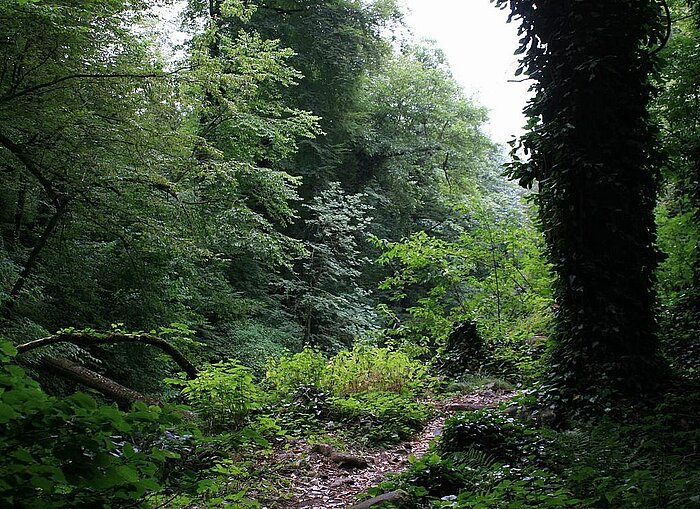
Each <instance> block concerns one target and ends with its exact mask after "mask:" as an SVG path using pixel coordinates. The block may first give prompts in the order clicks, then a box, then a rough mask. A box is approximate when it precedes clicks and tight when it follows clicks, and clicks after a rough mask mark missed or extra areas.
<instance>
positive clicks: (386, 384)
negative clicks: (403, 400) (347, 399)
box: [323, 345, 427, 396]
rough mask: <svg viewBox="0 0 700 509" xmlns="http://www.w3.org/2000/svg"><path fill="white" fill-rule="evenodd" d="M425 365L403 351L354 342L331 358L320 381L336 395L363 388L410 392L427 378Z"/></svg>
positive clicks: (371, 390)
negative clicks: (351, 345) (347, 348)
mask: <svg viewBox="0 0 700 509" xmlns="http://www.w3.org/2000/svg"><path fill="white" fill-rule="evenodd" d="M426 374H427V371H426V368H425V366H424V365H423V364H421V363H420V362H418V361H416V360H412V359H411V358H409V357H408V355H406V354H405V353H403V352H400V351H394V350H391V349H389V348H377V347H372V346H364V345H356V346H355V347H354V348H353V349H352V350H344V351H342V352H339V353H338V354H337V355H336V356H335V357H333V358H332V359H331V360H330V363H329V364H328V367H327V371H326V374H325V376H324V378H323V385H324V387H327V388H328V390H330V391H331V392H332V393H333V394H334V395H336V396H347V395H352V394H360V393H366V392H394V393H404V394H411V393H414V392H416V391H417V390H419V389H420V388H421V386H422V385H423V383H424V382H425V381H426Z"/></svg>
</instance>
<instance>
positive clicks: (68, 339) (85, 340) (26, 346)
mask: <svg viewBox="0 0 700 509" xmlns="http://www.w3.org/2000/svg"><path fill="white" fill-rule="evenodd" d="M56 343H72V344H74V345H79V346H91V345H104V344H111V343H145V344H147V345H151V346H154V347H156V348H159V349H160V350H162V351H163V352H165V353H166V354H168V355H169V356H170V357H171V358H172V359H173V360H174V361H175V362H176V363H177V365H178V366H180V367H181V368H182V370H183V371H184V372H185V373H186V374H187V378H188V379H190V380H191V379H193V378H196V376H197V368H196V367H195V365H194V364H192V363H191V362H190V360H189V359H188V358H187V357H185V356H184V355H183V354H182V352H180V350H178V349H177V348H176V347H175V346H174V345H172V344H170V343H168V342H167V341H166V340H164V339H163V338H161V337H158V336H154V335H153V334H127V333H123V332H112V333H107V334H98V333H87V332H59V333H58V334H54V335H52V336H47V337H45V338H40V339H35V340H34V341H29V342H27V343H23V344H21V345H18V346H17V352H18V353H20V354H21V353H24V352H28V351H29V350H34V349H36V348H40V347H42V346H48V345H53V344H56Z"/></svg>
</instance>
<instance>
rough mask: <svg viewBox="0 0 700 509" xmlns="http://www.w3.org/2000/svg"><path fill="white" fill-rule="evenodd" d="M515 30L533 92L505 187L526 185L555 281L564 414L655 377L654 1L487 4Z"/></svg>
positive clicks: (558, 394)
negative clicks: (513, 181) (503, 12)
mask: <svg viewBox="0 0 700 509" xmlns="http://www.w3.org/2000/svg"><path fill="white" fill-rule="evenodd" d="M495 4H496V5H497V6H499V7H501V8H506V7H510V10H511V16H510V18H511V19H512V18H519V19H520V23H521V25H520V34H521V35H522V39H521V41H520V42H521V46H520V48H519V50H518V52H519V53H524V56H523V58H522V61H521V67H520V69H519V72H525V74H527V75H528V76H529V77H530V78H531V79H532V80H534V83H533V85H532V90H533V91H534V92H535V95H534V98H533V99H532V100H531V101H530V102H529V104H528V106H527V107H526V109H525V111H526V113H527V115H528V116H529V118H530V120H529V123H528V128H529V131H528V133H527V134H526V135H525V136H524V137H523V138H522V140H521V143H520V148H521V149H522V150H523V151H524V153H525V154H526V155H527V156H529V158H524V157H523V158H518V157H517V155H516V159H515V161H514V163H512V165H511V167H510V172H511V175H512V176H513V177H515V178H517V179H519V180H520V183H521V184H522V185H525V186H532V185H533V184H534V182H535V181H537V182H538V184H539V190H538V200H539V209H540V210H539V214H540V220H541V223H542V227H543V229H544V232H545V234H546V240H547V245H548V254H549V258H550V260H551V262H552V264H553V265H554V268H555V270H556V273H557V274H558V279H557V282H556V288H555V293H556V298H557V301H558V303H559V306H560V307H559V310H558V314H557V318H556V333H555V334H556V349H555V351H554V352H553V357H552V360H551V374H552V379H551V382H552V383H553V384H554V390H553V391H552V393H551V394H552V396H553V398H555V402H556V403H558V404H559V405H560V406H561V407H562V408H564V409H569V410H571V409H573V408H576V407H577V406H579V405H586V406H590V405H593V406H594V407H595V406H597V404H598V403H599V402H600V401H602V400H604V399H606V397H608V396H611V395H612V394H620V393H626V394H639V393H640V392H639V391H646V390H649V389H651V388H652V387H653V384H654V382H655V380H656V377H655V374H657V373H658V371H659V360H658V341H657V338H656V335H655V319H654V295H653V291H652V283H653V281H652V278H653V274H654V268H655V266H656V263H657V252H656V249H655V245H654V242H655V239H654V231H655V227H654V218H653V208H654V204H655V198H656V180H657V165H658V157H657V153H656V151H655V149H654V146H655V141H654V129H653V128H652V127H651V126H650V122H649V119H648V113H647V104H648V102H649V100H650V97H651V95H652V91H653V90H652V86H651V85H650V83H649V79H648V76H649V73H650V72H651V71H652V70H653V68H654V63H655V56H654V55H655V52H656V48H657V47H658V46H659V45H660V44H662V40H663V38H664V26H665V23H664V20H663V16H662V14H663V10H662V9H661V7H660V5H659V3H658V2H657V1H655V0H632V1H624V0H616V1H610V0H590V1H587V2H581V1H576V0H495Z"/></svg>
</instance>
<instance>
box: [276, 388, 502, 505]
mask: <svg viewBox="0 0 700 509" xmlns="http://www.w3.org/2000/svg"><path fill="white" fill-rule="evenodd" d="M514 394H515V393H514V392H513V391H506V390H502V389H494V388H489V387H486V388H482V389H479V390H476V391H475V392H472V393H469V394H463V395H459V396H453V397H450V398H449V399H447V400H443V401H439V402H438V401H432V402H429V403H430V404H431V406H433V407H434V408H435V410H436V416H435V417H434V418H433V419H432V420H430V421H429V422H428V423H427V424H426V426H425V427H424V428H423V430H422V431H420V432H419V433H417V434H416V435H415V436H414V437H413V438H412V439H411V440H408V441H403V442H400V443H398V444H396V445H393V446H390V447H388V448H360V447H353V446H352V444H349V445H347V446H346V449H344V450H339V452H342V453H345V454H348V455H349V456H350V457H351V458H356V459H358V460H360V461H362V462H366V464H367V466H366V467H364V468H362V467H355V468H346V467H343V466H340V465H339V464H338V463H337V462H336V461H333V459H331V455H330V454H329V452H330V448H329V447H325V448H323V447H322V448H319V446H318V445H314V444H310V443H309V442H308V441H306V440H298V441H295V442H292V443H290V444H288V447H286V448H285V449H284V450H278V451H275V452H274V453H273V454H272V455H271V456H270V457H268V458H267V459H266V460H265V462H266V463H268V465H270V466H271V465H276V468H275V470H276V474H277V475H279V476H281V477H282V478H283V479H285V482H286V484H287V492H286V494H285V495H284V496H282V497H280V498H279V499H278V500H275V501H274V502H270V503H269V504H268V505H264V507H269V508H274V509H334V508H348V507H351V506H352V505H354V504H356V503H357V495H358V494H360V493H363V492H365V491H366V490H367V489H369V488H371V487H373V486H377V485H378V484H379V483H381V482H382V481H383V480H385V479H386V478H387V476H390V475H392V474H398V473H400V472H402V471H404V470H405V469H406V468H408V465H409V457H410V456H415V457H416V458H419V457H421V456H423V455H424V454H425V453H426V452H427V451H428V449H429V446H430V442H431V441H432V440H433V439H434V438H435V437H437V436H439V435H440V434H441V432H442V427H443V424H444V422H445V419H446V418H447V417H448V416H449V415H450V414H452V413H454V412H456V411H474V410H479V409H482V408H485V407H490V406H495V405H498V404H499V403H501V402H502V401H507V400H509V399H510V398H512V397H513V395H514ZM319 449H320V450H319Z"/></svg>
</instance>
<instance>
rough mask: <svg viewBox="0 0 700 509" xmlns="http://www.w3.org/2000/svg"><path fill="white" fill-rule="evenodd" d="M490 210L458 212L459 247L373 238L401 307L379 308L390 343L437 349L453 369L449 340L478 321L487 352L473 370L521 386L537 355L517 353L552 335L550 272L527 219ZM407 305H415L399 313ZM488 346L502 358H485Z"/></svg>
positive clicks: (386, 284) (429, 240) (386, 285)
mask: <svg viewBox="0 0 700 509" xmlns="http://www.w3.org/2000/svg"><path fill="white" fill-rule="evenodd" d="M492 207H493V208H492V209H487V208H486V206H485V204H483V203H479V200H476V201H474V202H473V203H472V204H471V205H470V206H466V205H465V206H463V207H461V208H460V212H461V213H462V214H463V215H464V218H463V220H464V222H465V225H464V228H463V231H462V233H461V234H460V236H459V238H458V239H457V240H453V241H448V240H444V239H441V238H439V237H436V236H430V235H428V234H427V233H425V232H417V233H414V234H412V235H411V236H410V237H409V238H408V239H404V240H402V241H401V242H391V243H389V242H383V241H380V240H379V239H376V238H375V239H374V243H375V244H376V245H377V246H378V247H381V248H382V250H383V252H382V254H381V256H380V257H379V259H378V262H379V263H380V264H383V265H388V266H391V267H392V268H393V275H391V276H389V277H387V278H386V279H385V280H384V281H383V282H382V283H381V284H380V289H383V290H386V291H388V292H389V298H390V300H391V301H393V302H395V303H400V304H401V306H398V305H397V304H393V306H392V307H390V306H389V305H382V308H381V309H382V310H383V311H384V312H385V314H386V315H387V321H388V322H389V327H387V329H385V331H384V333H385V334H386V335H387V336H388V337H389V338H390V341H396V342H398V343H399V344H402V345H403V344H407V345H411V346H412V347H414V348H415V349H416V350H417V351H418V352H419V353H422V354H423V355H425V354H427V353H432V352H433V351H434V350H435V348H436V347H438V348H440V349H441V355H442V356H443V358H444V362H448V361H449V358H450V356H454V355H457V354H456V352H455V351H452V350H454V348H453V347H454V346H455V345H450V344H449V343H450V340H449V338H450V337H453V336H454V334H455V333H456V332H457V330H458V329H459V328H460V327H464V326H465V325H464V324H467V323H472V322H473V323H475V324H476V327H477V330H478V336H479V337H480V338H483V339H482V341H484V343H485V345H482V347H481V348H480V352H479V353H478V354H477V353H476V351H475V352H473V353H474V354H475V355H476V357H475V358H474V359H472V360H471V361H470V362H469V363H468V364H469V367H470V369H471V370H472V371H476V370H478V369H479V368H480V367H486V366H487V369H492V370H494V371H495V372H497V373H499V374H504V375H506V376H512V377H513V378H515V379H517V378H521V377H522V376H523V374H526V375H530V376H531V375H532V374H533V372H534V371H535V370H536V366H535V365H534V364H535V362H534V361H533V357H535V356H521V355H519V354H520V353H525V352H526V351H527V349H528V346H529V345H530V344H531V343H533V342H534V341H535V338H537V337H541V336H542V335H545V334H547V332H548V327H549V319H550V318H551V308H550V305H551V295H550V287H549V283H550V277H549V268H548V266H547V265H546V264H545V263H544V262H543V261H542V259H541V257H540V246H539V243H540V239H539V237H538V235H537V234H536V232H535V231H534V229H533V228H532V226H531V225H530V224H529V223H528V222H527V219H526V218H524V217H518V215H517V214H515V211H513V210H508V209H506V211H502V210H499V209H498V208H497V207H496V204H492ZM499 214H502V215H501V216H499ZM519 221H524V222H523V223H521V224H519V223H518V222H519ZM406 301H408V302H415V304H414V305H409V306H407V307H406V309H405V312H402V310H401V307H404V306H406V305H405V302H406ZM405 313H407V315H408V316H405ZM486 345H489V346H491V345H495V346H497V348H490V349H491V350H496V351H497V353H496V358H495V359H493V360H487V359H485V353H486V350H487V349H488V348H485V346H486ZM450 349H452V350H450ZM448 350H450V351H448ZM515 352H517V353H515ZM532 353H535V352H532ZM508 357H511V358H513V360H514V362H513V363H512V364H514V366H513V368H512V369H507V370H505V372H504V369H503V366H501V364H503V363H504V361H505V360H506V359H507V358H508ZM464 360H465V361H466V360H467V359H464ZM520 368H522V369H520ZM462 369H467V365H464V366H462Z"/></svg>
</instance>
